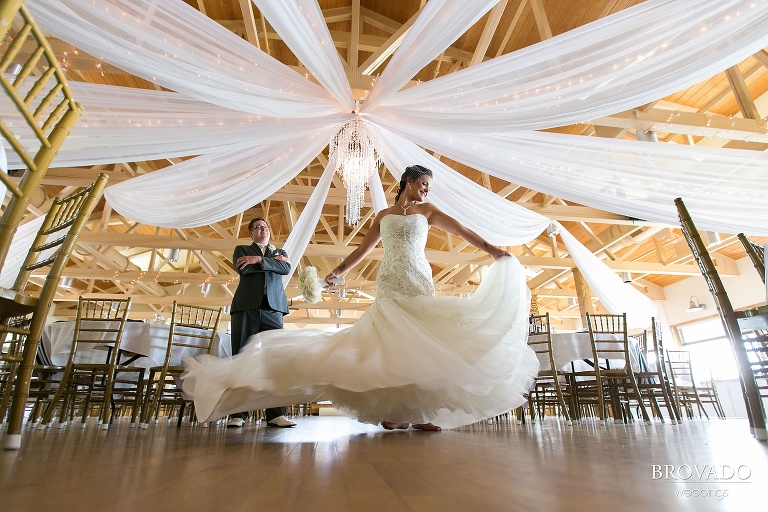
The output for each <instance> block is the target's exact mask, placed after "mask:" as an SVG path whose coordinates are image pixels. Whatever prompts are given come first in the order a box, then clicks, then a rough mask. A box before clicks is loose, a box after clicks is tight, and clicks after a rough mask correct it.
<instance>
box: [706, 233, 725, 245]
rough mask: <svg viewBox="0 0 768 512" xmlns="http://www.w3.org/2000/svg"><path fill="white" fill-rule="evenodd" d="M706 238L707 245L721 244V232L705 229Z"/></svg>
mask: <svg viewBox="0 0 768 512" xmlns="http://www.w3.org/2000/svg"><path fill="white" fill-rule="evenodd" d="M704 238H706V239H707V247H709V246H711V245H715V244H719V243H720V242H721V241H722V240H721V239H720V233H717V232H715V231H705V232H704Z"/></svg>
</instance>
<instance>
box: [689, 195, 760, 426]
mask: <svg viewBox="0 0 768 512" xmlns="http://www.w3.org/2000/svg"><path fill="white" fill-rule="evenodd" d="M675 206H676V207H677V213H678V218H679V220H680V228H681V230H682V232H683V236H684V237H685V240H686V242H688V247H690V249H691V252H692V253H693V257H694V258H695V259H696V262H697V263H698V264H699V268H700V269H701V274H702V276H704V280H705V281H706V283H707V286H708V287H709V291H710V292H711V293H712V297H713V298H714V300H715V304H716V305H717V311H718V313H719V314H720V320H721V321H722V322H723V328H724V329H725V334H726V337H727V338H728V341H729V342H730V345H731V350H732V351H733V355H734V356H735V358H736V365H737V367H738V370H739V381H740V384H741V391H742V394H743V395H744V404H745V406H746V409H747V418H748V419H749V427H750V431H751V432H752V434H753V435H754V436H755V437H756V438H757V439H759V440H761V441H765V440H768V430H766V426H765V409H764V408H763V403H762V401H761V398H760V393H759V391H758V388H757V384H756V382H755V376H754V374H753V373H752V367H751V364H750V361H749V356H748V355H747V350H746V348H745V346H744V338H743V336H742V328H741V327H740V326H739V320H738V318H737V316H736V313H735V312H734V310H733V306H732V305H731V301H730V299H729V298H728V294H727V293H726V291H725V287H724V286H723V283H722V281H721V280H720V275H719V274H718V273H717V268H716V267H715V264H714V263H713V262H712V258H711V257H710V256H709V252H708V251H707V247H706V245H704V242H702V240H701V235H699V232H698V230H697V229H696V225H695V224H694V222H693V220H692V219H691V215H690V214H689V213H688V209H687V208H686V207H685V203H683V200H682V199H681V198H679V197H678V198H677V199H675Z"/></svg>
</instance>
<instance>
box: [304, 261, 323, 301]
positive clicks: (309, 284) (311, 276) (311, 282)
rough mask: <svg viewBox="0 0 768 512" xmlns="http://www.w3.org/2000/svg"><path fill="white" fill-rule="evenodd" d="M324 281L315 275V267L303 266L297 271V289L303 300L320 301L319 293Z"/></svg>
mask: <svg viewBox="0 0 768 512" xmlns="http://www.w3.org/2000/svg"><path fill="white" fill-rule="evenodd" d="M324 287H325V283H324V282H323V281H321V280H320V279H319V278H318V277H317V269H316V268H315V267H304V269H302V271H301V272H299V291H300V292H301V294H302V295H303V296H304V300H305V301H307V302H309V303H310V304H315V303H317V302H320V293H321V292H322V291H323V288H324Z"/></svg>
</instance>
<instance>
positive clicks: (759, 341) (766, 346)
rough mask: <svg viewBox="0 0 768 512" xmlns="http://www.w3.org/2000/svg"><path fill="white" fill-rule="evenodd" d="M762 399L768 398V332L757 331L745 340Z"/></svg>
mask: <svg viewBox="0 0 768 512" xmlns="http://www.w3.org/2000/svg"><path fill="white" fill-rule="evenodd" d="M744 344H745V346H746V348H747V355H748V356H749V362H750V366H751V368H752V374H753V375H754V376H755V383H756V384H757V389H758V391H759V392H760V398H763V399H765V398H768V330H766V329H756V330H754V331H753V332H752V333H751V334H750V335H749V336H748V337H745V338H744Z"/></svg>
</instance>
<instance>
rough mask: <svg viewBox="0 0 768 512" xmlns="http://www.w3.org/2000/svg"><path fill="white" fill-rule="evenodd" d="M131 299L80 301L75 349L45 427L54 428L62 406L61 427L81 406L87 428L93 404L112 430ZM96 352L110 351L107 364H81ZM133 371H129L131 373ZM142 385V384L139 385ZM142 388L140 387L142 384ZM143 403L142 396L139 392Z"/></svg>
mask: <svg viewBox="0 0 768 512" xmlns="http://www.w3.org/2000/svg"><path fill="white" fill-rule="evenodd" d="M131 301H132V299H131V298H127V299H98V298H89V299H86V298H83V297H80V298H79V299H78V305H77V318H76V320H75V331H74V335H73V338H72V346H71V347H70V351H69V358H68V360H67V365H66V367H65V368H64V374H63V376H62V378H61V383H60V385H59V389H58V390H57V391H56V394H55V395H54V397H53V399H52V400H51V403H50V404H49V405H48V408H47V409H46V412H45V414H44V415H43V420H42V424H41V427H43V428H44V427H46V426H50V424H51V419H52V418H53V412H54V410H55V409H56V407H57V406H59V409H60V414H59V425H60V426H64V425H66V423H67V409H68V408H69V409H70V410H71V411H75V410H76V408H77V405H78V403H79V404H80V407H81V409H82V416H81V418H82V419H81V425H82V426H83V427H85V425H86V421H87V419H88V416H89V413H90V409H91V405H92V404H96V405H97V406H98V407H99V411H100V412H99V424H100V425H101V428H102V429H107V428H109V422H110V403H111V401H112V394H113V385H114V381H115V375H116V374H117V372H118V371H120V367H119V366H118V364H117V359H118V357H119V354H120V341H121V339H122V337H123V328H124V327H125V321H126V319H127V318H128V312H129V311H130V308H131ZM94 349H106V354H107V356H106V358H105V359H106V360H105V362H103V363H95V362H79V361H78V358H79V357H82V356H84V355H87V354H85V353H87V352H89V351H92V350H94ZM131 370H133V369H127V370H126V371H131ZM137 384H138V383H137ZM138 385H140V384H138ZM135 397H136V400H137V401H138V400H139V393H138V392H137V393H135Z"/></svg>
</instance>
